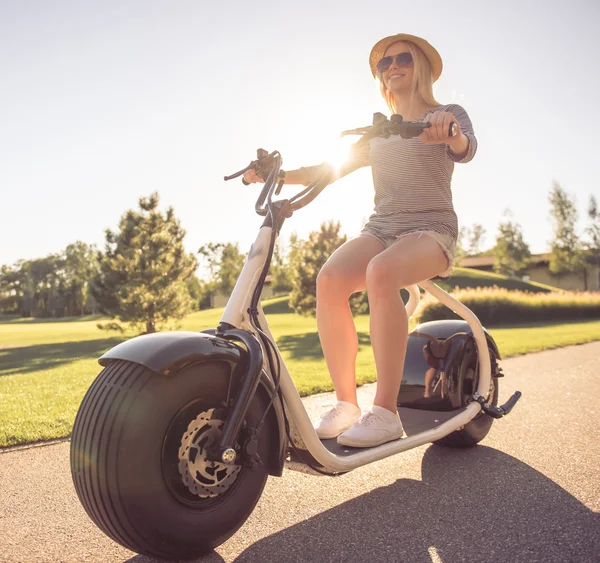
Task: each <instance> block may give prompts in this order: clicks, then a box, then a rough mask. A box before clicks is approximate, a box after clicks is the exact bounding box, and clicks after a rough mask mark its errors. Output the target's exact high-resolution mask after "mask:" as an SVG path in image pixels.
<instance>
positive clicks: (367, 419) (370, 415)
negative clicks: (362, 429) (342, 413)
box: [358, 411, 377, 426]
mask: <svg viewBox="0 0 600 563" xmlns="http://www.w3.org/2000/svg"><path fill="white" fill-rule="evenodd" d="M376 418H377V415H376V414H375V413H374V412H371V411H367V412H366V413H364V414H363V415H362V416H361V417H360V418H359V419H358V424H360V425H361V426H371V424H372V423H373V422H374V420H375V419H376Z"/></svg>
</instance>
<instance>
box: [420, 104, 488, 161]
mask: <svg viewBox="0 0 600 563" xmlns="http://www.w3.org/2000/svg"><path fill="white" fill-rule="evenodd" d="M427 121H429V122H430V123H431V127H430V128H429V129H425V131H423V133H421V135H419V139H420V140H421V142H422V143H424V144H426V145H435V144H440V145H441V144H444V145H446V152H447V154H448V157H449V158H450V159H451V160H453V161H454V162H469V161H470V160H471V159H472V158H473V157H474V156H475V152H476V151H477V139H476V138H475V133H474V132H473V125H472V124H471V120H470V119H469V116H468V115H467V112H466V111H465V110H464V109H463V108H462V107H461V106H459V105H458V104H450V105H448V106H446V109H445V111H439V110H438V111H435V112H433V113H431V114H429V115H428V116H427ZM452 122H455V123H457V124H458V134H457V135H456V137H450V136H449V134H448V130H449V126H450V123H452Z"/></svg>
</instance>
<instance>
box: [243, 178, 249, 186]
mask: <svg viewBox="0 0 600 563" xmlns="http://www.w3.org/2000/svg"><path fill="white" fill-rule="evenodd" d="M242 184H244V186H249V185H250V182H246V180H244V178H242Z"/></svg>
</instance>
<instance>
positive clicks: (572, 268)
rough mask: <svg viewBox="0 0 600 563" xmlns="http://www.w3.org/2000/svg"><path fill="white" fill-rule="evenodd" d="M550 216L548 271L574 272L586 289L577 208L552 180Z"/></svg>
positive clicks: (559, 272)
mask: <svg viewBox="0 0 600 563" xmlns="http://www.w3.org/2000/svg"><path fill="white" fill-rule="evenodd" d="M548 200H549V202H550V217H551V219H552V223H553V224H552V230H553V232H554V238H553V240H552V241H551V243H550V271H551V272H552V273H553V274H555V275H557V276H562V275H564V274H566V273H568V272H575V273H577V274H579V275H581V276H582V277H583V280H584V284H585V288H586V289H587V272H586V268H585V257H584V253H583V246H582V242H581V240H580V238H579V236H578V235H577V232H576V230H575V225H576V223H577V208H576V207H575V202H574V201H573V200H571V198H570V197H569V195H568V194H567V192H565V190H563V189H562V188H561V186H560V184H559V183H558V182H554V183H553V186H552V190H551V191H550V196H549V198H548Z"/></svg>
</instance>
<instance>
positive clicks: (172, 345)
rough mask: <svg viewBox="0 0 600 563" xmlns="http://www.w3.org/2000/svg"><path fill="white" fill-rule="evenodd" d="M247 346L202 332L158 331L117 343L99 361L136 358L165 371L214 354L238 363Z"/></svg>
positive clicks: (104, 362)
mask: <svg viewBox="0 0 600 563" xmlns="http://www.w3.org/2000/svg"><path fill="white" fill-rule="evenodd" d="M245 354H246V352H245V350H243V349H242V348H240V347H239V346H236V345H235V344H234V343H232V342H230V341H229V340H225V339H224V338H219V337H217V336H213V335H210V334H204V333H202V332H188V331H173V332H154V333H152V334H143V335H142V336H136V337H135V338H131V339H130V340H126V341H125V342H121V344H117V345H116V346H115V347H114V348H111V349H110V350H109V351H108V352H106V353H105V354H104V355H102V356H101V357H100V358H99V360H98V363H99V364H100V365H101V366H102V367H106V366H107V365H108V364H109V363H110V362H111V361H113V360H127V361H129V362H135V363H136V364H141V365H143V366H146V367H147V368H149V369H151V370H152V371H154V372H156V373H160V374H162V375H171V374H173V373H175V372H177V371H179V370H180V369H182V368H183V367H185V366H187V365H189V364H191V363H194V362H196V361H201V360H204V359H206V358H207V357H210V358H211V359H212V360H223V361H226V362H234V363H236V364H238V363H241V362H242V361H245V358H244V357H243V356H244V355H245Z"/></svg>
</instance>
